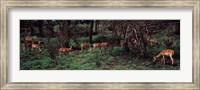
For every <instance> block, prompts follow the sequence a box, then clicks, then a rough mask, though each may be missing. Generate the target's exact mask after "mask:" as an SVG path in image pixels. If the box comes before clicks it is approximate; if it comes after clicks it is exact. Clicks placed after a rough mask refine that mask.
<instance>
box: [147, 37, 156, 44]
mask: <svg viewBox="0 0 200 90" xmlns="http://www.w3.org/2000/svg"><path fill="white" fill-rule="evenodd" d="M147 42H148V43H150V44H151V46H152V44H153V43H157V40H156V39H154V38H150V37H148V38H147Z"/></svg>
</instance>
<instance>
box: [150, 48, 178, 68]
mask: <svg viewBox="0 0 200 90" xmlns="http://www.w3.org/2000/svg"><path fill="white" fill-rule="evenodd" d="M173 55H174V50H172V49H164V50H162V51H160V53H159V54H158V55H156V56H155V57H154V60H153V61H154V62H155V61H156V60H157V58H158V57H160V56H162V60H163V64H164V65H165V56H168V57H170V60H171V62H172V65H173V64H174V59H173V57H172V56H173ZM161 63H162V61H161Z"/></svg>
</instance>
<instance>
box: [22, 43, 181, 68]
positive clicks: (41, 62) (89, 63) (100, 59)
mask: <svg viewBox="0 0 200 90" xmlns="http://www.w3.org/2000/svg"><path fill="white" fill-rule="evenodd" d="M42 50H43V52H41V53H39V52H38V51H33V50H32V52H28V51H21V55H20V58H21V60H20V69H21V70H178V69H179V66H180V65H179V64H180V62H179V61H180V60H178V59H177V58H175V63H176V64H175V65H174V66H172V65H170V64H171V62H170V60H169V59H167V60H166V65H162V64H161V63H160V62H159V61H157V62H153V61H152V60H153V58H152V59H146V60H145V59H142V58H140V57H139V58H137V57H135V58H131V57H130V56H129V55H126V54H125V53H124V51H123V48H121V47H114V48H113V49H112V50H111V49H109V50H107V52H105V50H104V49H102V50H100V49H99V48H95V49H94V50H93V51H92V52H88V50H87V49H85V50H84V51H83V52H81V51H79V50H73V51H71V52H69V54H67V55H65V54H60V55H58V56H57V58H56V60H57V63H56V62H55V61H52V60H51V59H50V58H49V56H48V54H47V50H46V49H45V48H42Z"/></svg>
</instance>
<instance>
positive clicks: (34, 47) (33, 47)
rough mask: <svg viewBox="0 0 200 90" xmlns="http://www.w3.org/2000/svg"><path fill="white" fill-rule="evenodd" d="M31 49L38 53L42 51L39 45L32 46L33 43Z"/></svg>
mask: <svg viewBox="0 0 200 90" xmlns="http://www.w3.org/2000/svg"><path fill="white" fill-rule="evenodd" d="M31 47H32V49H38V51H39V52H41V51H42V50H41V49H40V45H38V44H34V43H33V44H32V45H31Z"/></svg>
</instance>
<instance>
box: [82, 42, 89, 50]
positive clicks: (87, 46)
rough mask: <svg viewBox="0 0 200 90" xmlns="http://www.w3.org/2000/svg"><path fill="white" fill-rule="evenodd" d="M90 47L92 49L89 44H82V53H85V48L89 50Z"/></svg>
mask: <svg viewBox="0 0 200 90" xmlns="http://www.w3.org/2000/svg"><path fill="white" fill-rule="evenodd" d="M89 47H90V44H88V43H82V44H81V52H82V51H83V49H84V48H89ZM90 50H91V49H90Z"/></svg>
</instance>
